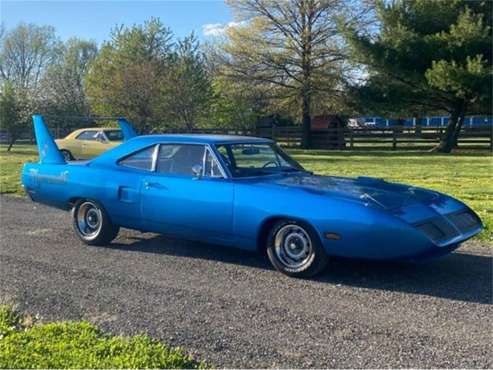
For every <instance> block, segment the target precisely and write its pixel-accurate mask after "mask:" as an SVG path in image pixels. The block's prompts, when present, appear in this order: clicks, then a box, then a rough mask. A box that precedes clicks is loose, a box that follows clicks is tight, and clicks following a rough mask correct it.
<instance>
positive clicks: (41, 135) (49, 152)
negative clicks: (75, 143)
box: [33, 114, 67, 164]
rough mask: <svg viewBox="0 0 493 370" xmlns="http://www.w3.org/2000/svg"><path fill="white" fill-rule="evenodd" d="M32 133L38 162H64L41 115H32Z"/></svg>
mask: <svg viewBox="0 0 493 370" xmlns="http://www.w3.org/2000/svg"><path fill="white" fill-rule="evenodd" d="M33 125H34V135H35V136H36V145H37V146H38V152H39V163H41V164H66V163H67V162H66V161H65V159H63V155H62V153H60V150H59V149H58V146H57V145H56V143H55V140H53V137H52V136H51V134H50V131H49V130H48V127H47V126H46V124H45V122H44V119H43V116H41V115H39V114H35V115H34V116H33Z"/></svg>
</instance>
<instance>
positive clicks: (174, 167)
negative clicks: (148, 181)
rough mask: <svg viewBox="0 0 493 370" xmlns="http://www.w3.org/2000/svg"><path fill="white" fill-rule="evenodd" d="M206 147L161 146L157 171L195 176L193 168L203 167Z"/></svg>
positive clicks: (190, 145)
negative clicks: (196, 166)
mask: <svg viewBox="0 0 493 370" xmlns="http://www.w3.org/2000/svg"><path fill="white" fill-rule="evenodd" d="M204 150H205V147H204V145H194V144H161V145H160V146H159V154H158V158H157V163H156V171H157V172H159V173H166V174H172V175H187V176H193V175H194V174H193V171H192V167H193V166H195V165H197V164H198V165H200V166H202V163H203V160H204Z"/></svg>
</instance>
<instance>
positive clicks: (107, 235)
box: [72, 199, 120, 245]
mask: <svg viewBox="0 0 493 370" xmlns="http://www.w3.org/2000/svg"><path fill="white" fill-rule="evenodd" d="M72 225H73V227H74V230H75V233H76V234H77V236H78V237H79V239H81V240H82V241H83V242H84V243H86V244H88V245H105V244H108V243H110V242H111V241H112V240H113V239H114V238H115V237H116V235H117V234H118V231H119V229H120V228H119V227H118V226H115V225H113V224H112V223H111V221H110V219H109V217H108V214H107V213H106V211H105V210H104V208H103V207H102V206H101V205H100V204H99V203H97V202H96V201H94V200H89V199H82V200H79V201H78V202H77V203H76V204H75V206H74V208H72Z"/></svg>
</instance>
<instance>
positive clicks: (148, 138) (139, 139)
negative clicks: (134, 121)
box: [88, 134, 273, 166]
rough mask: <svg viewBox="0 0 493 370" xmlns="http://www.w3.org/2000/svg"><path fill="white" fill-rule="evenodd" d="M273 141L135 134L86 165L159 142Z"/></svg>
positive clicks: (108, 161)
mask: <svg viewBox="0 0 493 370" xmlns="http://www.w3.org/2000/svg"><path fill="white" fill-rule="evenodd" d="M272 142H273V141H272V140H270V139H264V138H260V137H252V136H236V135H201V134H187V135H185V134H167V135H142V136H136V137H134V138H132V139H130V140H127V141H124V142H123V143H122V144H120V145H118V146H116V147H114V148H112V149H110V150H108V151H106V152H104V153H103V154H101V155H100V156H98V157H95V158H94V159H92V160H91V161H90V162H89V163H88V165H103V166H104V165H111V164H114V163H115V161H116V160H118V159H121V158H123V157H124V156H126V155H129V154H131V153H133V152H136V151H139V150H142V149H144V148H146V147H150V146H152V145H156V144H161V143H175V144H177V143H184V144H202V145H207V144H215V145H218V144H249V143H250V144H251V143H254V144H255V143H256V144H262V143H263V144H269V143H272Z"/></svg>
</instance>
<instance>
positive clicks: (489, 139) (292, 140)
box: [0, 126, 493, 150]
mask: <svg viewBox="0 0 493 370" xmlns="http://www.w3.org/2000/svg"><path fill="white" fill-rule="evenodd" d="M71 130H73V129H66V128H56V127H53V128H51V131H52V133H53V134H54V136H55V137H57V138H59V137H64V136H65V135H67V134H68V133H69V132H70V131H71ZM444 131H445V128H444V127H419V126H418V127H395V126H394V127H386V128H378V127H358V128H350V127H347V128H331V129H325V130H317V131H312V132H311V147H312V149H337V150H344V149H350V150H372V149H373V150H397V149H398V150H405V149H411V150H427V149H431V148H433V147H434V146H436V145H437V144H438V143H439V142H440V139H441V138H442V136H443V134H444ZM165 133H196V134H219V135H245V136H260V137H266V138H271V139H274V140H276V141H277V142H278V143H279V144H280V145H283V146H286V147H292V148H296V147H300V146H301V136H302V131H301V127H300V126H272V127H257V128H255V129H237V128H232V129H227V128H211V129H193V130H183V129H179V130H178V129H173V130H167V131H166V132H165ZM22 139H23V140H22V141H30V142H34V138H33V135H32V130H29V131H28V132H26V133H25V134H24V135H23V137H22ZM0 141H3V140H1V137H0ZM458 147H459V148H460V149H489V150H493V126H477V127H474V126H473V127H464V128H463V129H462V131H461V134H460V136H459V142H458Z"/></svg>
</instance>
